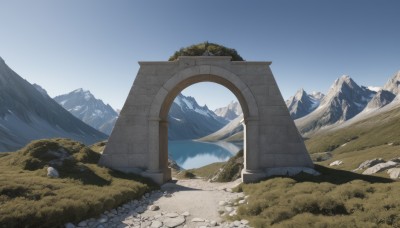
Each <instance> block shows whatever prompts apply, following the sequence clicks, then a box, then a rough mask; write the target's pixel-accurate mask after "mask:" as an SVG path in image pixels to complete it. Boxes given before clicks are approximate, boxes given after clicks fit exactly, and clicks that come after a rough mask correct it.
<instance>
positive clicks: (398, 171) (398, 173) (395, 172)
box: [387, 168, 400, 180]
mask: <svg viewBox="0 0 400 228" xmlns="http://www.w3.org/2000/svg"><path fill="white" fill-rule="evenodd" d="M387 173H388V174H389V176H390V178H391V179H393V180H397V179H400V168H391V169H388V171H387Z"/></svg>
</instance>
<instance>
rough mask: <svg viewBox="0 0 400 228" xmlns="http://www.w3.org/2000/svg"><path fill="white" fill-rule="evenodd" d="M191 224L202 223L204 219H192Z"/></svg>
mask: <svg viewBox="0 0 400 228" xmlns="http://www.w3.org/2000/svg"><path fill="white" fill-rule="evenodd" d="M192 222H204V219H202V218H193V219H192Z"/></svg>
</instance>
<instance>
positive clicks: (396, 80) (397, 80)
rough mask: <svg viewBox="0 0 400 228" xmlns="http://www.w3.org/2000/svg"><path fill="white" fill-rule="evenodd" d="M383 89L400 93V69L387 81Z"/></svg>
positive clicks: (396, 93)
mask: <svg viewBox="0 0 400 228" xmlns="http://www.w3.org/2000/svg"><path fill="white" fill-rule="evenodd" d="M383 89H384V90H387V91H389V92H391V93H393V94H395V95H398V94H400V70H399V71H398V72H397V73H396V74H395V75H394V76H393V77H392V78H391V79H389V80H388V81H387V82H386V84H385V86H383Z"/></svg>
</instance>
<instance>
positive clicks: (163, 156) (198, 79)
mask: <svg viewBox="0 0 400 228" xmlns="http://www.w3.org/2000/svg"><path fill="white" fill-rule="evenodd" d="M202 82H211V83H215V84H218V85H220V86H221V87H222V88H221V89H226V90H227V91H230V92H231V93H232V94H233V95H234V96H235V98H236V99H237V101H238V102H239V105H240V106H241V108H242V110H243V121H242V125H243V140H241V141H242V145H243V153H244V156H246V146H245V145H246V144H245V143H244V142H245V140H246V133H245V132H246V119H247V118H248V117H249V112H248V107H247V104H246V101H245V99H244V97H243V95H242V94H241V93H240V90H239V89H238V88H236V87H235V85H233V84H232V83H231V82H229V81H228V80H226V79H224V78H221V77H219V76H216V75H195V76H193V77H190V78H188V79H186V80H183V81H182V82H181V83H179V84H178V85H176V88H174V89H173V90H171V91H170V93H169V94H168V95H167V96H166V98H165V101H164V103H163V104H162V108H161V111H160V116H159V120H160V121H159V134H160V148H159V151H160V152H159V162H160V166H161V167H163V168H162V169H164V170H165V171H164V173H168V174H169V175H168V176H167V177H166V179H170V178H171V174H170V173H171V170H170V169H169V168H168V155H169V154H170V152H171V151H169V143H170V142H169V137H168V136H169V132H168V131H169V127H170V124H171V123H169V121H168V115H169V112H170V109H171V106H172V104H173V102H174V100H175V98H176V97H177V96H178V94H180V93H181V92H182V91H183V90H185V89H186V88H188V87H191V86H192V85H196V84H198V83H202ZM204 92H205V93H207V91H204ZM210 133H213V132H210ZM196 139H197V138H196ZM244 164H246V162H245V161H244Z"/></svg>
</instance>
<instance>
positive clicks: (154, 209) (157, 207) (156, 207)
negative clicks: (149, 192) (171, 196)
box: [149, 205, 160, 211]
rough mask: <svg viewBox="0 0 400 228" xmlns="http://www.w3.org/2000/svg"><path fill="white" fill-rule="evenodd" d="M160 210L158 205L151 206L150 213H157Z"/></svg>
mask: <svg viewBox="0 0 400 228" xmlns="http://www.w3.org/2000/svg"><path fill="white" fill-rule="evenodd" d="M159 209H160V207H159V206H157V205H151V206H150V207H149V210H150V211H157V210H159Z"/></svg>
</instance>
